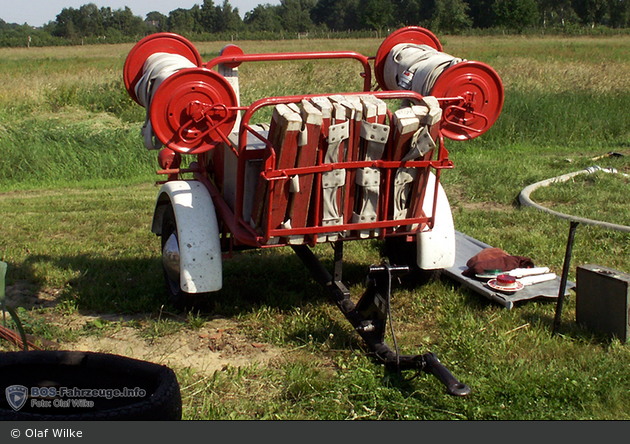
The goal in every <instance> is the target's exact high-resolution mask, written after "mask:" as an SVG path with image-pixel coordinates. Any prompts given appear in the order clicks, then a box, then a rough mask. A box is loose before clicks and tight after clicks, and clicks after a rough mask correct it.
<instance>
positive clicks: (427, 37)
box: [374, 26, 442, 90]
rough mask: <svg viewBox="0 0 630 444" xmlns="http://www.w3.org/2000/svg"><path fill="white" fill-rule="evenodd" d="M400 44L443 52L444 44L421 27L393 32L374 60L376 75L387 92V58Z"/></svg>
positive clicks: (408, 27)
mask: <svg viewBox="0 0 630 444" xmlns="http://www.w3.org/2000/svg"><path fill="white" fill-rule="evenodd" d="M400 43H412V44H416V45H428V46H430V47H431V48H433V49H436V50H438V51H442V44H441V43H440V41H439V40H438V38H437V37H436V36H435V34H433V33H432V32H431V31H429V30H428V29H425V28H421V27H420V26H407V27H406V28H401V29H399V30H398V31H394V32H392V33H391V34H390V35H389V36H387V38H386V39H385V40H384V41H383V43H381V46H379V48H378V51H377V52H376V57H375V60H374V75H375V76H376V80H377V82H378V84H379V86H380V87H381V89H382V90H387V86H386V85H385V78H384V77H383V72H384V70H385V62H386V60H387V56H388V55H389V52H390V51H391V50H392V49H393V48H394V46H396V45H398V44H400Z"/></svg>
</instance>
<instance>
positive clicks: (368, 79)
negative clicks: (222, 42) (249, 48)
mask: <svg viewBox="0 0 630 444" xmlns="http://www.w3.org/2000/svg"><path fill="white" fill-rule="evenodd" d="M326 59H353V60H358V61H359V62H360V63H361V64H362V65H363V70H364V71H363V73H361V77H363V90H364V91H369V90H370V89H371V88H372V69H371V67H370V63H369V59H368V57H366V56H364V55H363V54H359V53H358V52H354V51H330V52H328V51H323V52H289V53H275V54H240V55H225V56H219V57H215V58H214V59H212V60H210V61H209V62H207V63H206V64H205V65H204V66H205V67H206V68H207V69H211V68H213V67H215V66H216V65H219V64H224V65H229V64H231V65H238V64H240V63H243V62H286V61H289V60H326Z"/></svg>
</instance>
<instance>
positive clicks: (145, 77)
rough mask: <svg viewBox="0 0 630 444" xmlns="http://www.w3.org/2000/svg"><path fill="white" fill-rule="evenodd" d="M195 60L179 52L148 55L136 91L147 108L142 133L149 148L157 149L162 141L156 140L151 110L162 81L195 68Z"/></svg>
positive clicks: (139, 99) (145, 144)
mask: <svg viewBox="0 0 630 444" xmlns="http://www.w3.org/2000/svg"><path fill="white" fill-rule="evenodd" d="M195 67H197V65H195V64H194V63H193V62H191V61H190V60H188V59H187V58H186V57H184V56H181V55H179V54H170V53H165V52H158V53H155V54H151V55H150V56H149V57H147V60H146V61H145V62H144V66H143V68H142V72H143V74H142V77H141V78H140V80H139V81H138V83H137V84H136V88H135V93H136V97H137V98H138V101H139V102H140V104H141V105H142V106H143V107H144V108H145V109H146V111H147V114H146V119H145V121H144V125H143V126H142V130H141V134H142V136H143V137H144V146H145V147H146V148H147V149H149V150H157V149H160V148H161V147H162V143H161V142H160V141H158V140H156V137H155V134H154V133H153V128H152V126H151V119H150V110H151V102H152V100H153V95H154V94H155V92H156V91H157V90H158V88H159V87H160V85H161V84H162V82H164V80H166V79H167V78H169V77H170V76H172V75H173V74H175V73H176V72H178V71H179V70H181V69H184V68H195Z"/></svg>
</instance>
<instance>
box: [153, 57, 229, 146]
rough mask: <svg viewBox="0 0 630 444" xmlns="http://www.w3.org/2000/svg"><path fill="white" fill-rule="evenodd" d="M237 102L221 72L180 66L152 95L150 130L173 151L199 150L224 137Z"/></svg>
mask: <svg viewBox="0 0 630 444" xmlns="http://www.w3.org/2000/svg"><path fill="white" fill-rule="evenodd" d="M237 103H238V102H237V97H236V93H235V92H234V89H232V86H231V85H230V83H229V82H228V81H227V80H226V79H225V77H223V76H222V75H220V74H218V73H217V72H215V71H211V70H209V69H205V68H186V69H182V70H180V71H178V72H177V73H175V74H173V75H172V76H170V77H168V78H167V79H166V80H165V81H164V82H163V83H162V84H161V85H160V87H159V88H158V90H157V91H156V92H155V95H154V96H153V100H152V102H151V110H150V117H151V124H152V125H153V131H154V132H155V135H156V136H157V137H158V139H159V140H160V141H161V142H162V143H163V144H164V145H165V146H167V147H168V148H170V149H172V150H173V151H176V152H178V153H182V154H200V153H203V152H205V151H208V150H210V149H212V148H214V147H215V146H217V145H218V144H220V143H221V142H222V141H223V137H225V138H227V136H228V134H229V133H230V131H232V128H233V127H234V123H235V121H236V117H237V112H238V111H237V110H236V109H235V108H236V106H237ZM222 136H223V137H222Z"/></svg>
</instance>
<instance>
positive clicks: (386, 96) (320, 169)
mask: <svg viewBox="0 0 630 444" xmlns="http://www.w3.org/2000/svg"><path fill="white" fill-rule="evenodd" d="M366 94H369V95H373V96H375V97H377V98H379V99H382V100H401V99H407V100H410V101H412V102H415V103H420V102H421V101H422V96H421V95H420V94H418V93H415V92H413V91H375V92H359V93H344V94H342V95H345V96H350V95H357V96H361V95H366ZM328 96H329V94H326V95H324V94H313V95H300V96H285V97H271V98H265V99H261V100H258V101H256V102H254V103H253V104H252V105H251V106H249V107H247V108H246V111H245V113H244V115H243V117H242V121H241V125H240V128H239V143H238V149H237V152H238V155H239V156H238V157H239V160H238V173H237V180H236V183H237V190H236V202H235V211H234V213H233V214H223V210H222V209H219V216H220V217H221V218H222V219H223V220H224V221H225V222H226V223H227V224H228V226H229V228H230V231H231V232H232V234H233V235H234V236H235V237H236V239H237V240H238V242H241V243H243V244H246V245H251V246H258V247H263V246H266V243H267V242H268V241H269V239H270V238H282V237H286V236H294V235H296V236H299V235H311V236H313V238H312V239H313V240H312V242H311V243H313V242H315V239H316V235H317V234H319V233H329V232H331V231H333V232H351V231H354V230H372V229H381V232H380V237H381V238H382V237H384V236H385V235H386V233H385V231H386V229H388V228H395V227H402V226H412V225H418V224H421V225H424V224H426V225H428V226H429V227H430V228H432V227H433V224H434V218H435V212H436V207H437V195H438V188H439V178H440V171H441V170H442V169H450V168H452V167H453V164H452V162H451V161H450V160H449V159H448V151H447V150H446V149H445V147H444V144H443V138H442V137H441V134H440V135H439V137H438V146H437V148H436V151H437V153H434V155H433V157H435V159H433V160H419V161H405V162H403V161H394V160H390V159H387V158H386V159H383V160H374V161H348V162H339V163H333V164H322V163H321V162H319V163H318V164H317V165H312V166H307V167H295V168H284V169H277V168H275V163H276V162H275V159H276V152H275V149H274V147H273V145H272V143H271V142H270V141H269V140H268V139H267V138H266V137H264V136H263V135H261V134H260V133H258V132H257V131H256V130H254V129H253V128H252V127H251V126H250V123H249V122H250V121H251V119H252V117H253V116H254V114H255V113H256V112H257V111H259V110H260V109H262V108H264V107H267V106H275V105H278V104H289V103H300V102H301V101H302V100H303V99H311V98H313V97H328ZM457 99H458V98H444V99H438V100H440V101H446V100H448V101H453V100H457ZM389 121H390V123H391V113H390V115H389ZM248 133H249V134H253V135H254V136H255V137H257V138H258V139H259V140H260V141H262V142H263V143H264V144H265V149H264V150H256V151H253V150H246V146H247V136H248ZM386 152H387V150H386ZM251 159H261V160H263V161H264V167H263V171H262V172H261V177H262V178H263V179H265V180H266V181H268V182H269V183H272V182H274V181H282V180H288V179H289V178H290V177H291V176H295V175H300V174H314V175H315V183H316V184H317V183H318V180H319V177H320V175H321V174H322V173H324V172H326V171H333V170H338V169H357V168H365V167H374V168H379V169H381V171H384V172H385V177H384V183H385V185H384V186H383V187H382V192H381V193H380V196H381V197H380V199H379V200H380V202H379V214H378V220H377V221H374V222H369V223H366V222H363V223H346V224H343V225H334V226H321V225H319V224H318V223H317V222H316V223H315V224H314V225H313V226H310V227H305V228H282V229H279V228H274V227H270V226H269V225H268V224H262V226H266V228H265V230H264V232H256V231H255V230H254V229H253V228H251V227H250V225H249V224H248V223H246V221H244V220H243V213H242V212H243V202H244V196H245V192H246V190H245V189H244V182H245V181H244V177H245V168H246V164H247V161H248V160H251ZM401 167H415V168H432V169H434V170H435V171H436V173H435V182H436V183H435V189H434V195H433V209H432V216H431V217H427V216H423V217H412V218H407V219H396V220H393V219H391V218H390V217H389V210H390V190H389V188H390V185H391V182H392V180H391V177H392V172H393V171H394V170H395V169H397V168H401ZM351 186H354V184H352V185H351ZM275 188H276V187H269V190H268V193H267V194H266V196H265V198H266V199H269V200H271V199H272V198H273V193H274V189H275ZM314 192H315V193H316V194H315V197H314V201H313V205H316V208H318V209H319V203H320V193H321V191H320V187H317V186H316V187H314ZM418 204H419V205H422V202H419V203H418ZM270 216H271V209H267V212H266V214H265V215H264V218H265V220H267V221H268V220H269V218H270ZM230 217H233V218H234V220H233V221H230V222H228V221H227V218H230ZM316 220H319V218H316ZM413 233H415V230H410V229H407V230H398V231H397V232H396V235H405V234H413ZM354 238H355V237H353V236H347V237H344V239H346V240H351V239H354ZM277 245H286V244H285V243H282V242H280V243H278V244H274V246H277Z"/></svg>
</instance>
